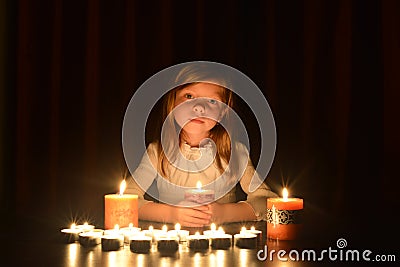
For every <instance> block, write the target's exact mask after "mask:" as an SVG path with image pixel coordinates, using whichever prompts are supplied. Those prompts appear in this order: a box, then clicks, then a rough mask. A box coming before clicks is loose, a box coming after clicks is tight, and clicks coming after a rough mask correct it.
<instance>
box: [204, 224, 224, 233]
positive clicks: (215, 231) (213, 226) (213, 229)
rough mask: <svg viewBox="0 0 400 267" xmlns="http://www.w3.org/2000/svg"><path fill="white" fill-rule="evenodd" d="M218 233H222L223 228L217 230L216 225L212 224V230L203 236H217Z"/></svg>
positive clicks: (206, 231)
mask: <svg viewBox="0 0 400 267" xmlns="http://www.w3.org/2000/svg"><path fill="white" fill-rule="evenodd" d="M217 231H220V232H222V231H223V230H222V228H220V229H218V230H217V226H216V225H215V223H212V224H211V225H210V230H205V231H203V234H204V235H206V236H211V235H215V234H217Z"/></svg>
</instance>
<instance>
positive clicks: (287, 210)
mask: <svg viewBox="0 0 400 267" xmlns="http://www.w3.org/2000/svg"><path fill="white" fill-rule="evenodd" d="M288 196H289V192H288V190H287V189H286V188H284V189H283V191H282V198H279V197H276V198H268V199H267V237H268V238H272V239H279V240H293V239H296V237H297V235H298V233H299V231H300V228H301V226H302V225H301V218H300V217H301V213H302V211H303V199H301V198H289V197H288Z"/></svg>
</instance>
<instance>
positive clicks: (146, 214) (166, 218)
mask: <svg viewBox="0 0 400 267" xmlns="http://www.w3.org/2000/svg"><path fill="white" fill-rule="evenodd" d="M173 209H174V207H172V206H170V205H166V204H160V203H154V202H149V203H146V204H145V205H143V206H142V207H140V209H139V219H141V220H147V221H157V222H165V223H174V218H173V214H174V213H173Z"/></svg>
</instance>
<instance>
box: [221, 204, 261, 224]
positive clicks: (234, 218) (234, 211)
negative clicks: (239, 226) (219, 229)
mask: <svg viewBox="0 0 400 267" xmlns="http://www.w3.org/2000/svg"><path fill="white" fill-rule="evenodd" d="M217 205H220V207H219V208H218V211H216V214H215V217H214V219H215V223H218V224H221V223H228V222H240V221H255V220H257V217H256V215H255V214H254V211H253V209H252V208H251V207H250V205H248V204H246V203H243V202H239V203H226V204H217Z"/></svg>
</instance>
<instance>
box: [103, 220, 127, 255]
mask: <svg viewBox="0 0 400 267" xmlns="http://www.w3.org/2000/svg"><path fill="white" fill-rule="evenodd" d="M123 245H124V235H123V234H122V232H121V230H120V229H119V225H118V224H116V225H115V226H114V229H109V230H105V231H104V235H103V236H102V237H101V249H102V250H104V251H114V250H119V249H120V248H121V247H122V246H123Z"/></svg>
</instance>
